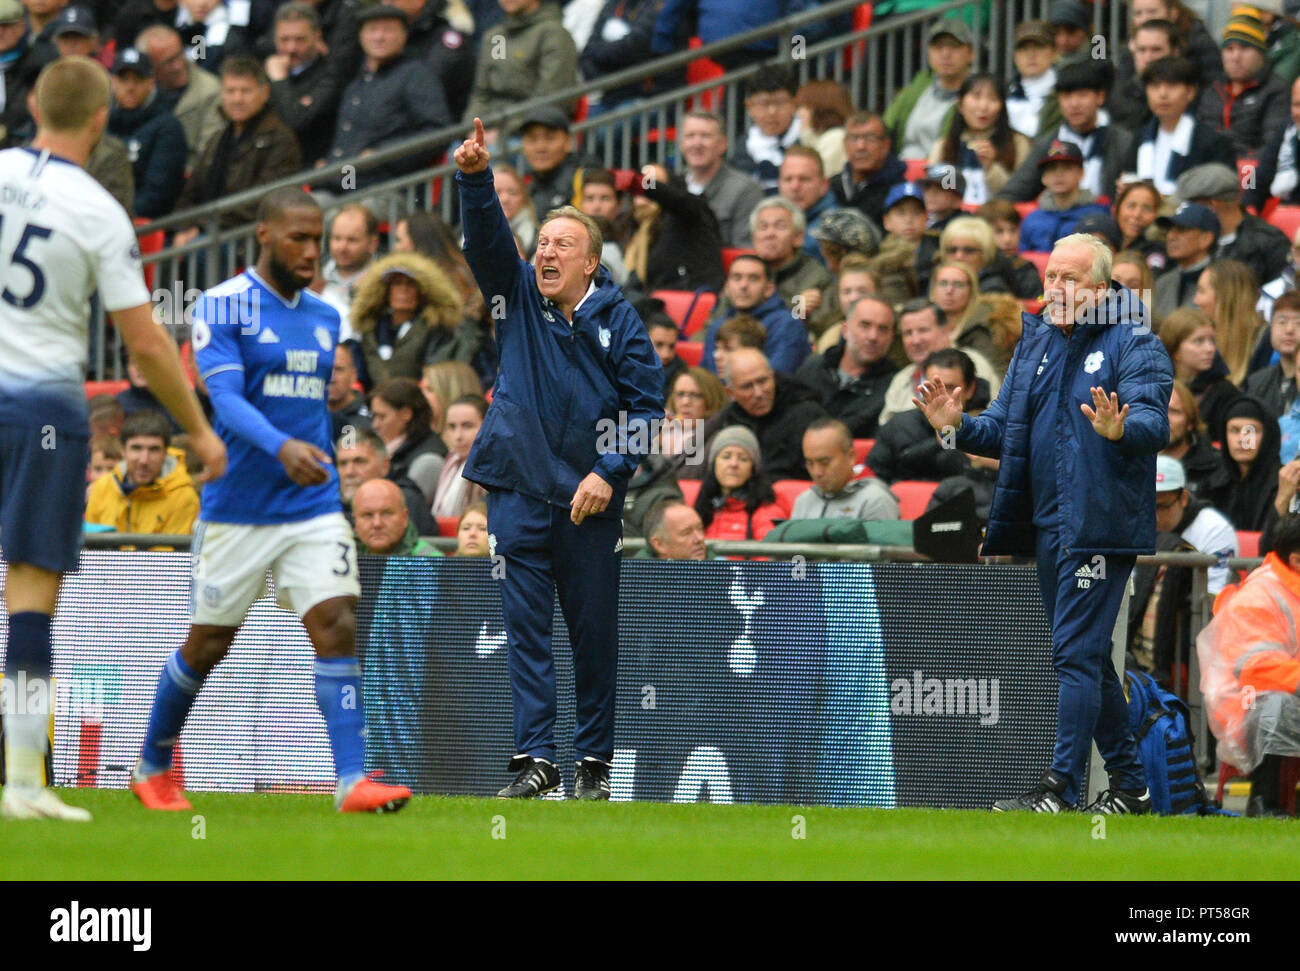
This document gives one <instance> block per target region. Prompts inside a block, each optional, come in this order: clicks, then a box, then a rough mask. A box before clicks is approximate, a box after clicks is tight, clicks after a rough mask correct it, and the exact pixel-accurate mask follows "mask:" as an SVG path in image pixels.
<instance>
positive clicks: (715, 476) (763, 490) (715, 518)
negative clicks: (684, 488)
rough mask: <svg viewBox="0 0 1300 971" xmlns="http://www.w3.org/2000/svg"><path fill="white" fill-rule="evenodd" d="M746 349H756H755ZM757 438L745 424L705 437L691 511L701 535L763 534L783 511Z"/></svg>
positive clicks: (744, 536)
mask: <svg viewBox="0 0 1300 971" xmlns="http://www.w3.org/2000/svg"><path fill="white" fill-rule="evenodd" d="M751 353H757V352H756V351H754V352H751ZM772 479H773V476H772V473H771V472H769V471H768V469H766V468H765V467H764V465H763V451H762V449H761V448H760V446H759V443H758V438H757V437H756V436H755V435H754V433H753V432H752V431H751V430H750V429H749V428H746V427H745V426H744V425H730V426H728V427H726V428H722V429H720V430H719V431H718V432H717V434H715V435H714V436H713V438H712V440H711V441H710V442H709V449H708V460H707V462H706V464H705V471H704V481H703V482H701V483H700V492H699V495H697V496H696V498H695V511H696V512H697V513H699V514H700V521H701V522H702V523H703V524H704V538H705V539H706V540H709V539H714V540H746V539H762V538H763V537H764V536H766V535H767V534H768V533H770V532H771V531H772V527H773V526H775V525H776V524H777V521H778V520H781V519H785V518H786V511H785V510H784V509H782V508H781V507H780V506H779V505H778V504H777V502H776V495H775V493H773V492H772Z"/></svg>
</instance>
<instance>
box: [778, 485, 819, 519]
mask: <svg viewBox="0 0 1300 971" xmlns="http://www.w3.org/2000/svg"><path fill="white" fill-rule="evenodd" d="M811 488H812V483H811V482H809V481H808V480H806V479H780V480H778V481H776V482H773V483H772V491H773V492H775V493H776V504H777V505H778V506H780V507H781V508H782V509H783V510H784V511H785V514H786V515H787V516H788V515H790V513H791V512H793V511H794V501H795V500H796V499H798V498H799V497H800V496H801V495H803V494H804V493H805V492H807V491H808V490H809V489H811Z"/></svg>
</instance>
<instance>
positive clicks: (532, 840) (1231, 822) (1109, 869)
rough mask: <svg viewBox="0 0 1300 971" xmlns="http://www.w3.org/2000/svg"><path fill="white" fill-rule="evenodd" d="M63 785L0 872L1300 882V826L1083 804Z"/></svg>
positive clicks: (6, 842) (4, 856) (2, 832)
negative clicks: (343, 793)
mask: <svg viewBox="0 0 1300 971" xmlns="http://www.w3.org/2000/svg"><path fill="white" fill-rule="evenodd" d="M61 795H63V796H64V798H65V800H66V801H67V802H69V803H71V804H73V805H78V806H84V807H86V808H87V809H89V810H91V811H92V812H93V813H94V814H95V821H94V822H93V823H91V824H89V825H86V824H74V823H55V822H48V821H36V822H14V821H10V820H0V880H10V879H22V880H31V879H36V880H44V879H49V880H296V879H303V880H346V879H353V878H355V879H372V880H384V879H399V880H431V879H456V880H474V879H515V878H521V879H529V878H545V879H615V880H617V879H705V880H708V879H758V880H768V879H782V880H783V879H791V880H797V879H925V880H931V879H937V880H945V879H957V880H960V879H1052V880H1060V879H1143V880H1169V879H1214V880H1221V879H1224V878H1237V877H1242V876H1248V877H1249V878H1251V879H1292V878H1294V875H1295V864H1294V848H1295V836H1296V832H1297V830H1296V828H1295V827H1296V825H1300V824H1297V823H1291V822H1287V821H1284V820H1255V819H1231V818H1215V817H1211V818H1204V819H1197V818H1172V819H1171V818H1165V817H1143V818H1106V819H1105V820H1104V838H1099V837H1101V836H1102V833H1101V831H1100V830H1099V829H1098V827H1097V824H1095V823H1094V821H1093V817H1091V816H1089V815H1085V814H1081V813H1077V814H1071V815H1064V816H1055V817H1049V816H1034V815H1007V816H1002V815H995V814H992V813H986V812H968V811H956V810H925V809H898V810H870V809H829V808H822V807H803V808H798V807H789V806H714V805H708V804H694V805H664V804H658V803H603V804H592V803H581V804H579V803H574V802H509V803H507V802H502V801H498V800H495V799H475V798H454V799H451V798H437V797H423V798H417V799H415V800H413V801H412V803H411V804H410V805H408V806H407V807H406V808H405V809H404V810H402V811H401V812H400V813H397V814H395V815H390V816H340V815H338V814H336V813H335V812H334V811H333V804H332V801H331V799H330V798H329V797H327V796H308V795H231V794H208V793H192V794H191V795H190V800H191V802H193V803H194V810H193V812H189V813H151V812H147V811H146V810H144V809H143V808H142V807H140V806H139V804H138V803H136V801H135V799H134V797H132V796H131V795H130V794H129V793H126V792H123V791H101V790H91V789H83V790H70V791H64V792H62V793H61ZM195 816H199V817H202V818H201V819H195V818H194V817H195ZM797 817H799V818H797ZM800 818H801V820H802V825H800ZM800 835H802V838H796V837H797V836H800ZM197 836H202V837H203V838H201V839H200V838H196V837H197Z"/></svg>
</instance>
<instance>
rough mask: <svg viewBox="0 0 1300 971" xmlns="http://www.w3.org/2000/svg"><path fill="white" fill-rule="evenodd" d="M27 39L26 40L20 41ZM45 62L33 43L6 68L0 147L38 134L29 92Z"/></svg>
mask: <svg viewBox="0 0 1300 971" xmlns="http://www.w3.org/2000/svg"><path fill="white" fill-rule="evenodd" d="M24 43H26V41H25V40H23V41H19V44H24ZM43 66H44V63H43V62H42V61H41V59H40V57H39V55H38V54H37V53H35V52H34V51H33V50H32V48H31V47H30V46H28V47H26V48H25V49H24V50H23V52H22V53H21V54H19V55H18V56H17V58H16V59H15V60H14V61H13V62H12V63H11V64H9V65H7V66H6V67H5V68H4V99H5V100H4V111H3V112H0V124H3V126H4V129H3V131H0V148H12V147H13V146H15V145H21V144H23V143H24V142H27V141H30V140H31V138H32V137H33V136H34V135H35V134H36V123H35V122H34V121H33V120H32V116H31V115H30V114H29V113H28V111H27V92H28V91H30V90H31V88H32V85H34V84H35V83H36V75H38V74H39V73H40V72H41V68H42V67H43Z"/></svg>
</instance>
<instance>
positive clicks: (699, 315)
mask: <svg viewBox="0 0 1300 971" xmlns="http://www.w3.org/2000/svg"><path fill="white" fill-rule="evenodd" d="M650 296H652V297H658V298H659V299H660V300H662V301H663V302H664V310H665V311H666V312H667V314H668V316H669V317H671V318H672V319H673V320H674V321H675V322H676V324H677V326H678V327H680V328H681V329H682V336H683V337H690V336H691V335H692V334H694V333H695V332H696V331H697V330H699V329H700V328H701V327H703V326H704V322H705V321H706V320H708V319H709V312H710V311H711V310H713V306H714V304H716V303H717V302H718V295H717V294H716V293H714V292H713V291H712V290H697V291H695V292H694V293H692V292H691V291H690V290H656V291H654V292H653V293H652V294H650Z"/></svg>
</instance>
